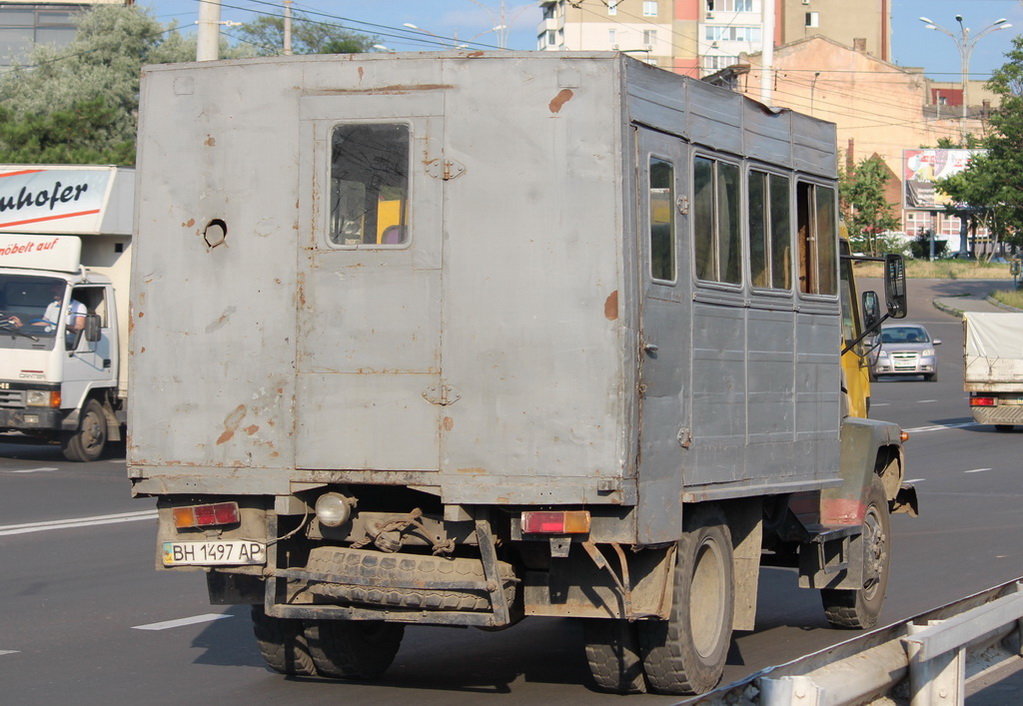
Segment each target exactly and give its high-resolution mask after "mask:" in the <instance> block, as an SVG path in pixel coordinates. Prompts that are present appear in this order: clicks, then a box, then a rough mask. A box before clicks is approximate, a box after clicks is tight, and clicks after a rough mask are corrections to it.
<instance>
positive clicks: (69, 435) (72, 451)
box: [60, 400, 107, 462]
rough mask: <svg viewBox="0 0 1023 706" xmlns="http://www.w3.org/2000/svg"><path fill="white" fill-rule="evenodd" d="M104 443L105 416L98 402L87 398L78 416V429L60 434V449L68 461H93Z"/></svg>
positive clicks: (100, 453) (102, 448)
mask: <svg viewBox="0 0 1023 706" xmlns="http://www.w3.org/2000/svg"><path fill="white" fill-rule="evenodd" d="M106 445H107V416H106V414H105V413H104V412H103V407H102V405H100V403H99V402H97V401H96V400H89V401H88V402H86V403H85V407H84V408H83V409H82V413H81V415H80V416H79V418H78V429H76V430H75V431H72V432H65V433H64V434H62V435H61V438H60V450H61V451H63V452H64V458H66V459H67V460H68V461H83V462H84V461H95V460H96V459H98V458H99V457H100V456H102V455H103V450H104V449H105V448H106Z"/></svg>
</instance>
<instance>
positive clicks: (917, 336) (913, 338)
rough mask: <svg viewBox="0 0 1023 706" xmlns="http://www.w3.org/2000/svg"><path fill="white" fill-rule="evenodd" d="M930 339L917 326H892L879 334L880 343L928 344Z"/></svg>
mask: <svg viewBox="0 0 1023 706" xmlns="http://www.w3.org/2000/svg"><path fill="white" fill-rule="evenodd" d="M930 340H931V337H930V336H928V335H927V331H925V330H924V329H922V328H920V327H919V326H892V327H891V328H886V329H884V330H883V331H882V332H881V342H882V343H928V342H930Z"/></svg>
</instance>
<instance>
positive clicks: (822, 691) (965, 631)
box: [683, 578, 1023, 706]
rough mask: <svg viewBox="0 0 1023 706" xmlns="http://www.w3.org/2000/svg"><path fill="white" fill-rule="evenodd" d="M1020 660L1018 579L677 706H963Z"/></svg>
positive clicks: (1022, 611)
mask: <svg viewBox="0 0 1023 706" xmlns="http://www.w3.org/2000/svg"><path fill="white" fill-rule="evenodd" d="M1018 660H1023V578H1020V579H1016V580H1014V581H1009V582H1007V583H1004V584H1001V585H999V586H995V587H994V588H990V589H988V590H986V591H982V592H980V593H977V594H975V595H973V596H968V597H966V598H963V599H960V600H958V601H955V602H953V603H950V604H948V605H945V606H942V607H941V608H937V609H936V610H932V611H929V612H927V613H924V614H922V615H918V616H916V617H914V618H911V619H910V620H907V621H905V622H903V623H899V624H896V625H891V626H888V627H885V628H880V629H878V630H874V631H871V632H869V633H866V634H863V635H860V636H859V637H856V638H853V639H851V640H848V641H846V642H843V643H840V644H838V645H834V646H832V647H829V648H826V649H824V650H821V651H819V652H815V653H813V654H811V655H807V656H806V657H802V658H800V659H798V660H795V661H792V662H789V663H787V664H783V665H779V666H776V667H769V668H767V669H764V670H761V671H760V672H757V673H756V674H753V675H751V676H749V677H747V678H746V679H744V680H742V681H739V682H735V683H732V684H729V685H727V686H723V687H720V688H719V689H717V690H715V691H712V692H710V693H708V694H704V695H703V696H700V697H696V698H694V699H690V700H688V701H685V702H683V703H684V704H687V705H693V706H695V705H700V706H724V705H726V704H727V705H728V706H745V705H749V706H845V705H846V704H865V703H870V702H871V701H873V700H874V699H879V698H882V697H887V696H890V695H897V696H899V697H900V700H901V701H905V700H906V699H908V701H909V703H910V705H911V706H938V705H944V704H956V705H958V704H963V703H964V702H965V699H966V689H967V686H968V684H969V682H970V681H971V679H976V678H977V677H980V676H982V675H984V674H988V673H990V672H991V671H992V670H994V669H1000V668H1002V667H1004V666H1005V665H1007V664H1008V663H1010V662H1012V661H1018ZM887 703H891V701H888V702H887Z"/></svg>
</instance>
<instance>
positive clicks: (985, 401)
mask: <svg viewBox="0 0 1023 706" xmlns="http://www.w3.org/2000/svg"><path fill="white" fill-rule="evenodd" d="M970 406H971V407H995V406H997V402H996V400H995V398H994V397H971V398H970Z"/></svg>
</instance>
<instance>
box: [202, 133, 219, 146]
mask: <svg viewBox="0 0 1023 706" xmlns="http://www.w3.org/2000/svg"><path fill="white" fill-rule="evenodd" d="M203 144H205V145H206V146H207V147H216V146H217V140H216V138H214V137H213V135H207V136H206V142H204V143H203Z"/></svg>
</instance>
